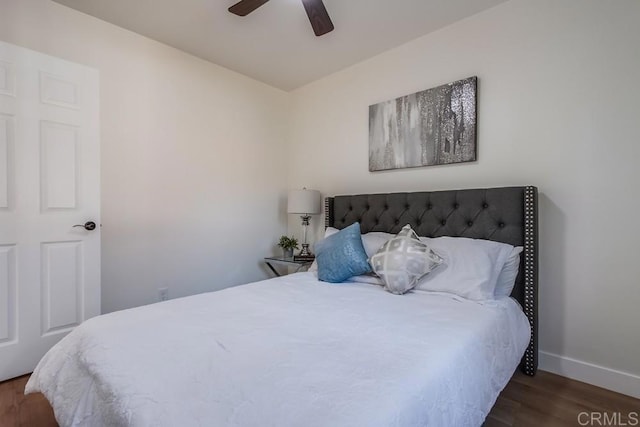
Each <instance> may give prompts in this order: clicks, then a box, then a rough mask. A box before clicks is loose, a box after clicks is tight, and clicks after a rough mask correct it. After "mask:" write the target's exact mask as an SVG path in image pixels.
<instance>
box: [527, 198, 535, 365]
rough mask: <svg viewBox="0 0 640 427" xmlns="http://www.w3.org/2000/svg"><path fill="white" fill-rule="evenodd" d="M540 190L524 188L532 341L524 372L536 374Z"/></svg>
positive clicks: (528, 301) (528, 349)
mask: <svg viewBox="0 0 640 427" xmlns="http://www.w3.org/2000/svg"><path fill="white" fill-rule="evenodd" d="M537 212H538V191H537V189H536V188H535V187H526V188H525V190H524V314H525V315H526V316H527V318H528V319H529V325H530V326H531V341H530V342H529V346H528V347H527V350H526V352H525V356H524V372H525V373H526V374H527V375H534V374H535V373H536V370H537V368H538V334H537V330H538V317H537V315H536V313H537V311H538V298H537V294H538V263H537V262H536V260H537V258H538V247H537V241H538V218H537Z"/></svg>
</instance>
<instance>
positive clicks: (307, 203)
mask: <svg viewBox="0 0 640 427" xmlns="http://www.w3.org/2000/svg"><path fill="white" fill-rule="evenodd" d="M320 199H321V197H320V192H319V191H318V190H307V189H306V188H303V189H302V190H291V191H289V198H288V201H287V213H290V214H300V218H301V219H302V229H303V236H304V237H303V239H302V240H303V242H302V249H301V250H300V254H299V256H311V252H309V244H308V243H307V228H308V227H309V220H310V219H311V215H316V214H319V213H320Z"/></svg>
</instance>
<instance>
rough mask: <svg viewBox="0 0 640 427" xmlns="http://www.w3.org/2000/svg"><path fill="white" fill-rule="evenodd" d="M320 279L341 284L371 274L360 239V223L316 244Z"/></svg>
mask: <svg viewBox="0 0 640 427" xmlns="http://www.w3.org/2000/svg"><path fill="white" fill-rule="evenodd" d="M314 249H315V251H316V261H318V279H320V280H322V281H323V282H329V283H340V282H344V281H345V280H347V279H348V278H350V277H353V276H359V275H360V274H365V273H369V272H371V265H369V261H368V260H367V253H366V252H365V250H364V246H363V245H362V238H361V237H360V223H357V222H356V223H354V224H351V225H350V226H348V227H347V228H344V229H342V230H340V231H339V232H337V233H336V234H334V235H332V236H329V237H327V238H326V239H324V240H321V241H319V242H318V243H316V244H315V246H314Z"/></svg>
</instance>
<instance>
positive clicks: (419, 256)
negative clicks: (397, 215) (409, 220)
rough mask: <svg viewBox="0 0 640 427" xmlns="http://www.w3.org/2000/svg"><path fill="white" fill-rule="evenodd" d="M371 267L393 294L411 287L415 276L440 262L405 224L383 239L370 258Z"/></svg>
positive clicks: (440, 259) (419, 275) (438, 257)
mask: <svg viewBox="0 0 640 427" xmlns="http://www.w3.org/2000/svg"><path fill="white" fill-rule="evenodd" d="M370 263H371V267H372V268H373V271H374V272H375V273H376V274H377V275H378V276H380V278H381V279H382V281H383V282H384V288H385V289H386V290H387V291H389V292H391V293H393V294H398V295H401V294H404V293H406V292H408V291H410V290H411V289H413V288H414V287H415V286H416V284H417V283H418V280H419V279H420V278H421V277H422V276H424V275H425V274H428V273H429V272H430V271H431V270H433V269H434V268H436V267H437V266H438V265H440V264H441V263H442V258H441V257H440V256H439V255H438V254H436V253H435V252H434V251H433V250H431V248H430V247H429V246H428V245H427V244H426V243H423V242H421V241H420V239H419V238H418V235H417V234H416V233H415V231H413V230H412V229H411V226H410V225H409V224H407V225H405V226H404V227H402V230H400V232H399V233H398V234H397V235H396V237H394V238H392V239H391V240H389V241H387V242H386V243H385V244H384V245H382V247H381V248H380V249H379V250H378V252H376V253H375V254H374V255H373V256H372V257H371V260H370Z"/></svg>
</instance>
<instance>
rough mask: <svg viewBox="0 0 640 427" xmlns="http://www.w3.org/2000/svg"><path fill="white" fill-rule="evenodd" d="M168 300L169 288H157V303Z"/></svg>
mask: <svg viewBox="0 0 640 427" xmlns="http://www.w3.org/2000/svg"><path fill="white" fill-rule="evenodd" d="M168 299H169V288H158V301H166V300H168Z"/></svg>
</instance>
